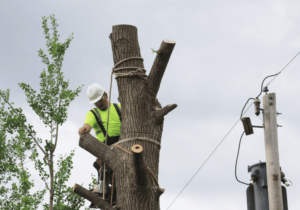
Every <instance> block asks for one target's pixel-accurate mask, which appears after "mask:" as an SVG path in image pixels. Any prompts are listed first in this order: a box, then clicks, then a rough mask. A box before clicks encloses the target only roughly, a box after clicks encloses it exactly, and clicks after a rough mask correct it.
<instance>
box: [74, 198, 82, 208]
mask: <svg viewBox="0 0 300 210" xmlns="http://www.w3.org/2000/svg"><path fill="white" fill-rule="evenodd" d="M84 199H85V198H82V199H81V200H79V201H78V202H77V203H75V204H74V205H73V206H72V208H71V209H74V207H75V206H77V205H78V204H80V203H81V202H82V201H83V200H84Z"/></svg>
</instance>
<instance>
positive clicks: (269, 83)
mask: <svg viewBox="0 0 300 210" xmlns="http://www.w3.org/2000/svg"><path fill="white" fill-rule="evenodd" d="M299 54H300V52H298V53H297V54H296V55H295V56H294V57H293V59H292V60H290V62H288V64H286V65H285V67H283V69H281V71H280V72H278V74H277V76H276V77H274V78H273V79H272V80H271V81H270V82H269V83H268V84H267V86H266V87H268V86H269V85H270V84H271V82H273V80H274V79H276V78H277V77H278V76H279V74H280V73H281V72H283V70H285V69H286V67H288V66H289V65H290V64H291V63H292V62H293V60H294V59H295V58H296V57H297V56H298V55H299Z"/></svg>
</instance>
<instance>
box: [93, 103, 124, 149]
mask: <svg viewBox="0 0 300 210" xmlns="http://www.w3.org/2000/svg"><path fill="white" fill-rule="evenodd" d="M113 105H114V107H115V109H116V111H117V113H118V115H119V118H120V121H121V122H122V115H121V109H120V107H119V106H118V104H113ZM90 111H91V112H92V113H93V114H94V116H95V119H96V121H97V124H98V125H99V127H100V129H101V131H97V132H96V134H99V133H101V132H102V133H103V135H104V136H106V130H105V128H104V126H103V122H102V118H101V115H100V113H99V111H98V109H97V108H94V109H91V110H90ZM119 137H120V136H113V137H110V136H108V134H107V138H108V142H107V143H108V145H110V144H113V143H116V142H117V141H118V140H119Z"/></svg>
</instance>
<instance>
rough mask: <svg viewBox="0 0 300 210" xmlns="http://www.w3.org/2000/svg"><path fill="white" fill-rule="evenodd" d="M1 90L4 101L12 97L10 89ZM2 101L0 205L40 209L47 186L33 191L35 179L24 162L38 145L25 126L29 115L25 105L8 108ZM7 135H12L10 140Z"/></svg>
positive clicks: (0, 120) (0, 109) (0, 207)
mask: <svg viewBox="0 0 300 210" xmlns="http://www.w3.org/2000/svg"><path fill="white" fill-rule="evenodd" d="M0 94H1V96H2V97H3V98H4V99H5V101H8V100H9V91H6V92H3V91H0ZM0 102H2V103H1V108H0V151H1V153H0V186H1V188H0V209H24V210H27V209H28V210H30V209H37V207H38V205H40V203H41V202H42V200H43V199H42V198H43V196H44V194H45V190H41V191H40V190H39V191H37V192H35V193H33V194H32V193H31V192H30V190H31V189H32V187H34V182H33V181H32V180H30V179H29V178H30V173H29V171H28V168H26V167H25V166H24V165H25V164H26V162H25V161H26V160H27V158H28V154H30V153H31V154H32V151H33V150H34V148H35V146H36V145H34V144H32V141H31V140H30V138H29V137H28V132H26V129H25V127H24V122H25V121H26V118H25V115H24V114H22V109H11V107H9V109H6V108H5V102H3V101H1V98H0ZM16 128H17V129H16ZM15 131H17V132H15ZM14 132H15V135H13V136H12V134H13V133H14ZM7 135H10V136H11V137H10V139H9V140H7ZM8 183H10V184H11V186H10V187H8Z"/></svg>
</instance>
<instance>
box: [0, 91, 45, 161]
mask: <svg viewBox="0 0 300 210" xmlns="http://www.w3.org/2000/svg"><path fill="white" fill-rule="evenodd" d="M0 95H1V96H2V94H0ZM2 98H3V99H4V101H5V102H6V103H7V104H8V105H9V106H10V107H11V108H12V110H13V111H14V112H15V113H16V114H18V113H17V112H16V110H15V108H14V107H13V106H12V105H11V104H10V103H9V102H8V101H6V99H5V97H3V96H2ZM24 125H25V124H24ZM25 129H26V130H27V132H28V133H29V135H30V136H31V138H32V139H33V140H34V141H35V143H36V144H37V145H38V147H39V148H40V150H41V151H42V152H43V153H44V154H45V156H46V154H47V153H46V152H45V150H43V148H42V147H41V146H40V144H39V143H38V141H37V140H36V139H35V138H34V137H33V136H32V134H31V133H30V131H29V129H28V128H27V126H26V125H25ZM47 158H48V157H47Z"/></svg>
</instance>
